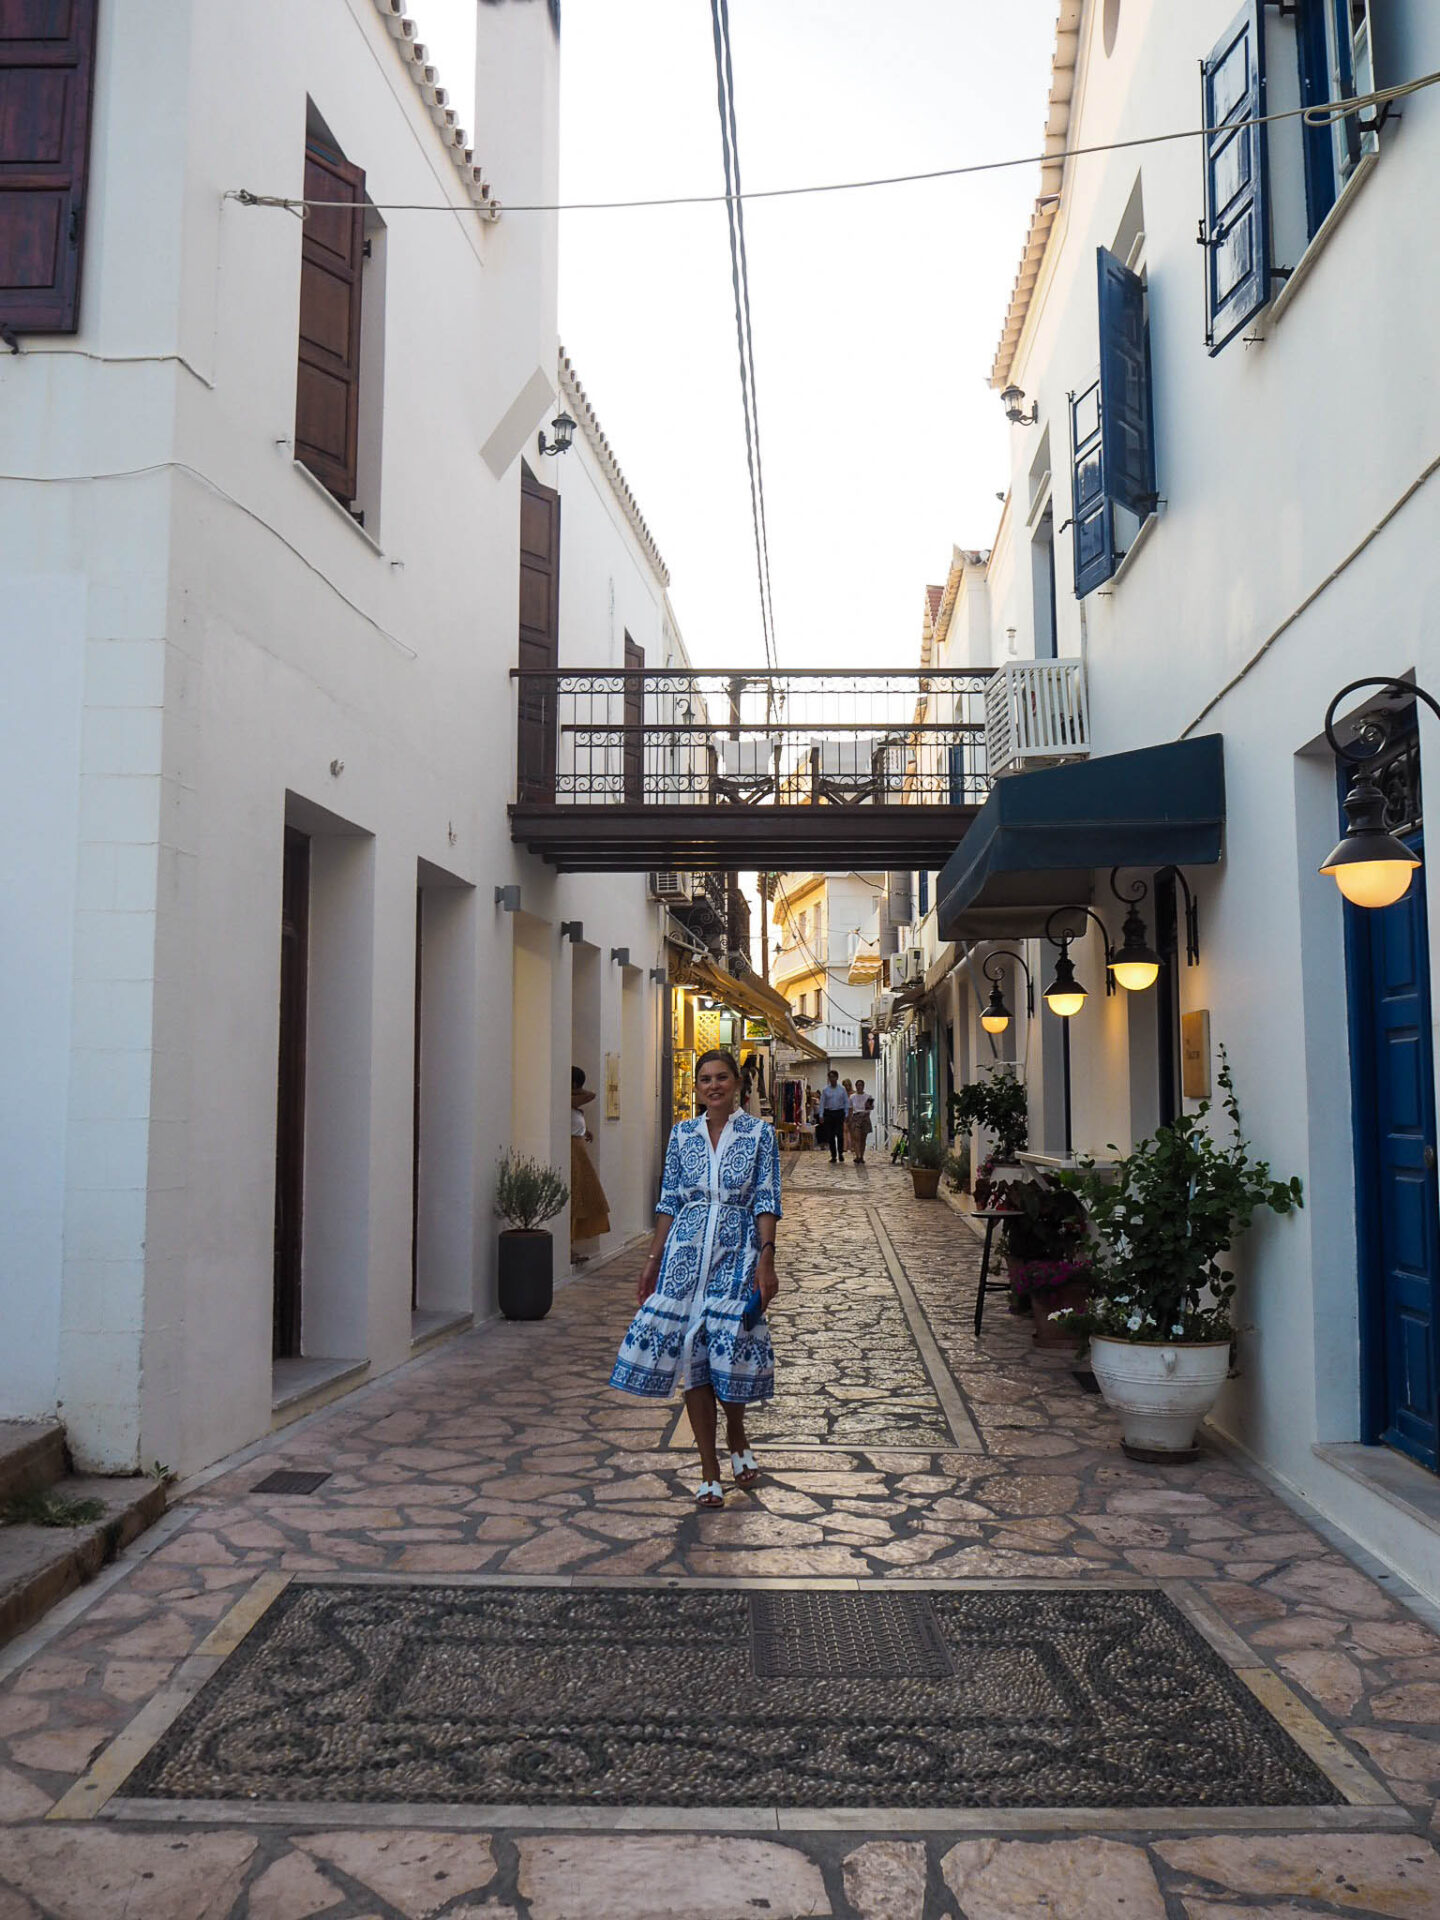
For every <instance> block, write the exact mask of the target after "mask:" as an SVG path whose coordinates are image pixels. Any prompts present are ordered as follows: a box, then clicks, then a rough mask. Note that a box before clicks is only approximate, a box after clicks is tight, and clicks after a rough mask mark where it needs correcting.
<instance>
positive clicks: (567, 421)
mask: <svg viewBox="0 0 1440 1920" xmlns="http://www.w3.org/2000/svg"><path fill="white" fill-rule="evenodd" d="M550 430H551V432H552V433H553V434H554V435H555V438H554V439H553V440H547V439H546V438H545V430H544V428H543V427H542V428H541V430H540V438H539V441H538V445H539V448H540V451H541V453H568V452H569V451H570V446H571V442H572V441H573V440H574V438H575V422H574V421H573V420H572V419H571V418H570V416H569V414H568V413H566V411H565V409H564V408H563V407H562V408H561V409H560V411H559V413H557V414H556V416H555V418H554V419H553V420H552V421H551V422H550Z"/></svg>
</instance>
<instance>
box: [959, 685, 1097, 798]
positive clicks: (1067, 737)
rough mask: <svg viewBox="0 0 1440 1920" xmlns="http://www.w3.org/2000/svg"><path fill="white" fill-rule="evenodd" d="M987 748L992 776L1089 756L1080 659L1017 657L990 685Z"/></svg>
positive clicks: (1054, 764) (1021, 771)
mask: <svg viewBox="0 0 1440 1920" xmlns="http://www.w3.org/2000/svg"><path fill="white" fill-rule="evenodd" d="M985 747H986V758H987V761H988V765H989V772H990V775H991V777H992V778H994V777H996V776H997V775H999V774H1005V773H1024V772H1026V771H1027V770H1028V769H1030V768H1032V767H1055V766H1059V765H1061V763H1062V762H1064V761H1066V760H1084V759H1086V758H1087V757H1088V756H1089V752H1090V709H1089V705H1088V703H1087V700H1086V694H1085V668H1084V665H1083V664H1082V663H1081V662H1080V661H1079V660H1012V661H1009V662H1008V663H1007V664H1006V665H1005V666H1003V667H998V668H997V669H996V671H995V675H994V677H993V679H991V680H990V682H989V683H988V685H987V686H986V688H985Z"/></svg>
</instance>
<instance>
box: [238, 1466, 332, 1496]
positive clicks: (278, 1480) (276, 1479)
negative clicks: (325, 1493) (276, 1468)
mask: <svg viewBox="0 0 1440 1920" xmlns="http://www.w3.org/2000/svg"><path fill="white" fill-rule="evenodd" d="M329 1478H330V1475H329V1474H328V1473H299V1472H296V1471H295V1470H293V1469H284V1470H282V1471H280V1472H278V1473H267V1474H266V1476H265V1478H264V1479H263V1480H257V1481H256V1482H255V1485H254V1486H253V1487H252V1488H251V1489H250V1491H251V1492H252V1493H314V1491H315V1489H316V1488H317V1487H323V1486H324V1484H325V1482H326V1481H327V1480H328V1479H329Z"/></svg>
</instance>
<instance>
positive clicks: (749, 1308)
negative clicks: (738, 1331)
mask: <svg viewBox="0 0 1440 1920" xmlns="http://www.w3.org/2000/svg"><path fill="white" fill-rule="evenodd" d="M764 1316H765V1302H764V1301H763V1300H762V1299H761V1298H760V1289H759V1287H752V1288H751V1289H750V1291H749V1293H747V1294H746V1296H745V1304H744V1306H743V1307H742V1308H741V1311H740V1324H741V1326H742V1327H744V1329H745V1331H746V1332H747V1333H749V1332H750V1330H751V1328H752V1327H754V1326H755V1325H756V1324H757V1322H758V1321H760V1320H762V1319H763V1318H764Z"/></svg>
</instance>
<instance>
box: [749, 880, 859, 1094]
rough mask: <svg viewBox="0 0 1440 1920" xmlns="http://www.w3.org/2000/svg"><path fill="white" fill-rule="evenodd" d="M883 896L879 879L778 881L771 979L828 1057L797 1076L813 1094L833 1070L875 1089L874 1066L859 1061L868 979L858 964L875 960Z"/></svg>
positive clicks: (773, 911) (807, 1064)
mask: <svg viewBox="0 0 1440 1920" xmlns="http://www.w3.org/2000/svg"><path fill="white" fill-rule="evenodd" d="M884 891H885V875H884V874H883V873H781V874H777V875H776V876H775V881H774V892H773V895H772V898H771V917H772V920H773V925H774V931H775V934H776V936H777V938H776V944H775V951H774V953H773V956H772V958H771V962H770V978H771V983H772V984H773V986H774V987H775V989H776V990H777V992H779V993H782V994H784V996H785V998H786V999H787V1000H788V1001H789V1003H790V1008H791V1011H792V1012H793V1013H796V1014H799V1015H800V1016H801V1018H802V1021H804V1022H805V1023H806V1024H805V1026H804V1033H805V1038H806V1039H807V1040H809V1041H810V1042H811V1044H812V1045H814V1046H817V1047H822V1048H823V1049H824V1050H825V1053H826V1056H827V1058H826V1059H824V1060H813V1061H806V1062H804V1063H803V1065H802V1066H801V1067H800V1068H799V1071H800V1072H801V1073H802V1075H803V1077H804V1078H806V1079H807V1080H808V1081H809V1082H810V1084H811V1085H812V1086H816V1087H821V1086H824V1084H825V1075H826V1072H827V1070H828V1069H829V1068H831V1067H833V1068H835V1070H836V1071H837V1072H838V1073H839V1074H840V1075H841V1076H842V1078H844V1079H847V1080H854V1079H856V1078H859V1079H862V1080H864V1081H865V1082H866V1085H867V1087H868V1086H869V1085H870V1084H871V1083H872V1082H873V1079H874V1073H873V1066H874V1062H873V1061H868V1060H867V1059H866V1056H865V1053H864V1044H865V1034H866V1030H867V1028H868V1026H869V1022H870V1008H871V1001H872V999H873V991H872V987H871V985H870V981H871V980H872V978H873V975H872V974H871V973H870V972H869V971H868V969H865V968H863V966H862V967H857V966H856V960H857V956H860V955H862V954H863V952H864V951H865V950H866V949H869V950H873V951H875V952H876V953H878V950H879V944H880V936H881V919H882V914H881V903H882V901H883V898H884ZM852 972H853V973H855V975H856V978H855V979H853V980H852V978H851V974H852Z"/></svg>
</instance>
